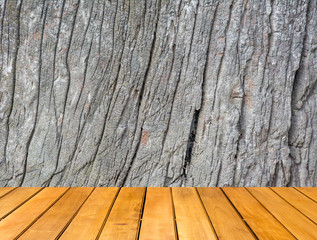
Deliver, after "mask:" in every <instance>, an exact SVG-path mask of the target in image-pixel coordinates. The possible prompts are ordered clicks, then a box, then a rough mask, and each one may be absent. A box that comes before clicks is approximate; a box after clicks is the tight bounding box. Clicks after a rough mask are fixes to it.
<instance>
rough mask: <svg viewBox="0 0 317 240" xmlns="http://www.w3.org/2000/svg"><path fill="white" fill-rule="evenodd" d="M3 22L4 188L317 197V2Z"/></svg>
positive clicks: (143, 8) (180, 7) (0, 138)
mask: <svg viewBox="0 0 317 240" xmlns="http://www.w3.org/2000/svg"><path fill="white" fill-rule="evenodd" d="M0 14H1V26H0V27H1V30H0V41H1V42H0V64H1V65H0V68H1V75H0V186H35V185H36V186H39V185H41V186H66V185H69V186H114V185H116V186H145V185H147V186H228V185H230V186H295V185H296V186H316V185H317V177H316V171H317V169H316V168H317V1H315V0H310V1H309V0H306V1H305V0H302V1H300V0H292V1H268V0H266V1H260V0H258V1H248V0H246V1H244V0H234V1H229V0H225V1H215V0H213V1H212V0H199V1H198V0H191V1H189V0H187V1H185V0H183V1H181V0H175V1H174V0H170V1H167V0H130V1H128V0H118V1H108V0H104V1H101V0H100V1H99V0H98V1H97V0H96V1H90V0H64V1H61V0H59V1H49V0H42V1H39V0H38V1H34V0H23V1H22V0H20V1H15V0H0Z"/></svg>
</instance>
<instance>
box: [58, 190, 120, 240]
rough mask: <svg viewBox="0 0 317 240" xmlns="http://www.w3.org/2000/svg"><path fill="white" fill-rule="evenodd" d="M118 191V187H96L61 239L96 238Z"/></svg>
mask: <svg viewBox="0 0 317 240" xmlns="http://www.w3.org/2000/svg"><path fill="white" fill-rule="evenodd" d="M118 191H119V188H117V187H112V188H96V189H95V190H94V191H93V193H92V194H91V195H90V196H89V198H88V199H87V201H86V202H85V204H84V205H83V206H82V207H81V209H80V211H79V212H78V214H77V215H76V217H75V218H74V219H73V221H72V222H71V224H70V225H69V227H68V228H67V229H66V230H65V232H64V233H63V235H62V236H61V237H60V238H59V239H60V240H73V239H85V240H90V239H91V240H93V239H96V236H97V235H98V233H99V230H100V228H101V226H102V224H103V222H104V220H105V218H106V217H107V215H108V214H109V211H110V208H111V206H112V204H113V202H114V200H115V196H116V195H117V192H118Z"/></svg>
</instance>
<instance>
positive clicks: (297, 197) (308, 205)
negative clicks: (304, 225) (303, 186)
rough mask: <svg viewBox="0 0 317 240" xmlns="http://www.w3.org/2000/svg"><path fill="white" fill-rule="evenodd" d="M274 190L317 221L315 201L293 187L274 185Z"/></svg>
mask: <svg viewBox="0 0 317 240" xmlns="http://www.w3.org/2000/svg"><path fill="white" fill-rule="evenodd" d="M272 190H273V191H274V192H276V193H277V194H278V195H280V196H281V197H282V198H284V199H285V200H286V201H287V202H289V203H290V204H291V205H292V206H294V207H295V208H297V209H298V210H299V211H300V212H301V213H303V214H304V215H305V216H306V217H308V218H310V219H311V220H312V221H314V222H315V223H317V203H316V202H314V201H313V200H311V199H310V198H308V197H306V196H305V195H304V194H302V193H300V192H299V191H297V190H296V189H294V188H289V187H276V188H272Z"/></svg>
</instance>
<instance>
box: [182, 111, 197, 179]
mask: <svg viewBox="0 0 317 240" xmlns="http://www.w3.org/2000/svg"><path fill="white" fill-rule="evenodd" d="M199 113H200V109H199V110H195V112H194V115H193V120H192V124H191V126H190V131H189V137H188V141H187V148H186V155H185V161H184V166H183V173H182V176H183V177H184V178H185V180H186V178H187V171H188V167H189V164H190V162H191V159H192V152H193V146H194V142H195V139H196V132H197V126H198V118H199Z"/></svg>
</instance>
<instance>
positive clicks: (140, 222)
mask: <svg viewBox="0 0 317 240" xmlns="http://www.w3.org/2000/svg"><path fill="white" fill-rule="evenodd" d="M146 193H147V187H146V188H145V191H144V194H143V195H144V196H143V201H142V207H141V211H140V215H139V221H138V228H137V234H136V236H135V240H138V239H139V237H140V231H141V225H142V219H143V213H144V207H145V201H146Z"/></svg>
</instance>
